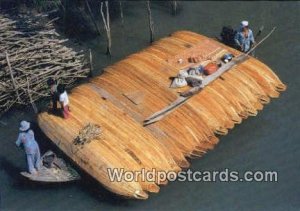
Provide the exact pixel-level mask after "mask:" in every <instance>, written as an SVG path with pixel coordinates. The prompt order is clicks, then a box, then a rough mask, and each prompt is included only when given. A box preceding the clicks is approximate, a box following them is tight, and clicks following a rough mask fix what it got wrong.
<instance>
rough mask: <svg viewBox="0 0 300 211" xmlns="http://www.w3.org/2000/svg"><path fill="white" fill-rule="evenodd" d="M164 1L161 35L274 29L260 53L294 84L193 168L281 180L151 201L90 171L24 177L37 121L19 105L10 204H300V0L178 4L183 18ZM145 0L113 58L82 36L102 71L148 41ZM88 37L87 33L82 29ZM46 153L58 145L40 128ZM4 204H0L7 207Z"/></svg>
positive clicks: (134, 5) (127, 18) (13, 117)
mask: <svg viewBox="0 0 300 211" xmlns="http://www.w3.org/2000/svg"><path fill="white" fill-rule="evenodd" d="M164 5H165V4H163V3H154V4H152V12H153V18H154V22H155V38H156V39H159V38H161V37H165V36H167V35H169V34H170V33H172V32H174V31H176V30H191V31H194V32H198V33H201V34H204V35H206V36H211V37H214V36H216V35H217V34H219V31H220V29H221V27H222V26H223V25H232V26H237V24H238V23H239V22H240V21H241V20H243V19H247V20H249V22H250V25H251V27H252V29H253V30H254V32H257V30H258V29H259V27H260V26H261V25H264V26H265V29H264V31H263V34H266V33H267V32H268V31H269V30H271V29H272V27H273V26H277V30H276V31H275V32H274V34H273V35H272V36H271V37H270V38H269V39H268V40H267V41H266V42H265V43H264V44H263V45H262V46H261V47H259V49H257V51H256V55H257V56H258V58H259V59H260V60H261V61H263V62H264V63H266V64H267V65H269V66H270V67H271V68H272V69H273V70H274V72H275V73H276V74H278V76H279V77H280V78H281V79H282V81H283V82H284V83H286V84H287V85H288V89H287V91H286V92H284V93H283V94H282V95H281V96H280V98H279V99H274V100H273V101H272V102H271V103H270V104H269V105H267V106H266V107H265V108H264V110H263V111H262V112H260V113H259V114H258V116H257V117H255V118H249V119H247V120H245V121H244V122H243V123H242V124H241V125H238V126H236V127H235V128H234V129H233V130H232V131H230V133H229V134H228V135H227V136H225V137H221V141H220V143H219V145H218V146H217V147H216V148H215V149H214V150H213V151H211V152H209V153H208V154H207V155H206V156H204V157H203V158H201V159H198V160H193V161H192V165H191V168H192V170H199V171H205V170H219V171H221V170H224V169H225V168H228V169H229V170H236V171H239V172H244V171H247V170H252V171H255V170H272V171H277V172H278V182H264V183H263V182H228V183H225V182H170V183H169V184H168V185H167V186H165V187H162V188H161V191H160V193H159V194H151V195H150V198H149V199H148V200H146V201H135V200H125V199H122V198H119V197H117V196H115V195H113V194H111V193H109V192H108V191H106V190H105V189H104V188H103V187H102V186H101V185H98V184H97V182H95V181H94V180H93V179H91V178H89V176H88V175H86V174H84V173H83V172H81V173H82V176H83V179H82V180H81V181H79V182H76V183H72V184H60V185H41V184H34V183H30V182H27V181H25V180H23V179H22V178H21V177H20V176H19V171H21V170H23V169H24V168H25V166H26V163H25V159H24V154H23V152H22V151H21V150H18V149H17V148H16V147H15V146H14V141H15V139H16V136H17V132H18V123H19V121H21V120H23V119H27V120H30V121H35V118H34V115H32V111H31V109H30V108H24V109H14V110H11V111H10V112H8V113H7V114H6V115H5V116H3V117H2V119H1V121H2V122H3V123H5V124H6V125H5V124H1V123H0V143H1V146H0V193H1V208H2V209H3V210H107V209H112V210H142V209H143V210H284V211H285V210H300V201H299V199H300V162H299V161H298V159H299V157H300V132H299V130H300V121H299V117H300V116H299V112H300V111H299V106H300V98H299V97H300V91H299V90H300V89H299V88H300V87H299V81H300V79H299V76H300V74H299V56H300V55H299V52H300V45H299V41H300V40H299V37H300V33H299V22H300V17H299V14H300V2H296V1H295V2H293V1H289V2H277V1H274V2H250V1H249V2H238V1H234V2H217V1H210V2H184V1H182V2H179V9H178V13H177V15H176V16H172V15H171V14H170V8H169V7H167V6H164ZM147 23H148V22H147V14H146V8H145V2H126V3H124V26H122V24H121V20H120V19H114V20H113V22H112V23H111V30H112V40H113V43H112V44H113V47H112V52H113V56H112V57H111V58H108V57H107V56H106V55H105V54H104V53H105V50H106V43H105V37H104V35H103V36H98V37H92V38H88V39H82V41H81V44H82V45H83V46H84V47H86V48H91V49H92V52H93V55H94V67H95V69H96V70H97V71H96V74H98V73H100V72H101V70H102V69H103V68H104V67H105V66H107V65H109V64H112V63H114V62H116V61H118V60H120V59H122V58H124V57H125V56H127V55H129V54H131V53H134V52H136V51H138V50H141V49H143V48H145V47H147V46H148V45H149V43H148V41H149V31H148V25H147ZM82 37H84V35H82ZM37 135H38V137H37V138H38V141H39V143H40V145H41V148H42V151H45V150H46V149H47V148H49V147H50V148H52V149H54V150H55V147H54V146H53V145H51V144H50V143H49V141H48V140H47V139H46V138H45V137H44V136H43V135H42V134H41V133H39V132H38V129H37ZM1 208H0V209H1Z"/></svg>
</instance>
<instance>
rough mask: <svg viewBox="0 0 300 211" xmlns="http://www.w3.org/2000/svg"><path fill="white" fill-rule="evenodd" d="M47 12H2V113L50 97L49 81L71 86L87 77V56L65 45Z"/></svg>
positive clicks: (0, 53) (0, 63)
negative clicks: (29, 13) (57, 80)
mask: <svg viewBox="0 0 300 211" xmlns="http://www.w3.org/2000/svg"><path fill="white" fill-rule="evenodd" d="M53 21H54V20H52V21H49V20H48V19H47V17H46V15H36V16H29V15H20V16H16V17H14V20H12V19H10V18H8V17H5V16H4V15H0V115H1V114H3V113H4V112H5V111H7V110H8V109H9V108H11V107H12V106H13V105H15V104H25V105H26V104H29V103H33V102H34V101H36V100H38V99H40V98H41V97H45V96H48V94H49V91H47V84H46V81H47V80H48V79H49V78H51V77H52V78H54V79H59V80H60V83H62V84H66V85H71V84H73V83H74V82H75V81H76V80H77V79H79V78H83V77H86V76H87V75H88V73H89V68H88V67H87V64H86V63H85V62H84V55H83V54H82V53H81V52H75V51H74V50H73V49H71V48H69V47H66V46H64V43H65V42H66V41H67V40H66V39H61V38H59V34H58V33H57V32H56V31H55V29H54V25H53Z"/></svg>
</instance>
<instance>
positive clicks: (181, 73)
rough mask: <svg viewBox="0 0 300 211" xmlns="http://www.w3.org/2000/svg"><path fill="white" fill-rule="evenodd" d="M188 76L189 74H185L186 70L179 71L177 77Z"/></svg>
mask: <svg viewBox="0 0 300 211" xmlns="http://www.w3.org/2000/svg"><path fill="white" fill-rule="evenodd" d="M188 76H189V73H188V72H187V70H180V71H179V73H178V75H177V77H178V78H185V77H188Z"/></svg>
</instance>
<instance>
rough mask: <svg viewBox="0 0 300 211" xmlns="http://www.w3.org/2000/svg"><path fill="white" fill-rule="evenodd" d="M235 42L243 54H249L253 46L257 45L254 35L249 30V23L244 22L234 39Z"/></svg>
mask: <svg viewBox="0 0 300 211" xmlns="http://www.w3.org/2000/svg"><path fill="white" fill-rule="evenodd" d="M234 42H235V44H236V45H237V47H238V49H239V50H241V51H243V52H248V51H249V50H250V48H251V46H252V45H254V44H255V40H254V35H253V32H252V30H251V29H249V22H248V21H242V22H241V25H240V28H239V29H238V30H237V33H236V34H235V37H234Z"/></svg>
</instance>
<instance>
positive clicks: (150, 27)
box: [147, 0, 154, 43]
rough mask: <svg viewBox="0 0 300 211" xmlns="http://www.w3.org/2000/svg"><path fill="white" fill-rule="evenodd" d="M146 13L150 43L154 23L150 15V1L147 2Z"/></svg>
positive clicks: (152, 36)
mask: <svg viewBox="0 0 300 211" xmlns="http://www.w3.org/2000/svg"><path fill="white" fill-rule="evenodd" d="M147 11H148V20H149V30H150V43H152V42H153V41H154V23H153V20H152V13H151V7H150V1H149V0H148V1H147Z"/></svg>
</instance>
